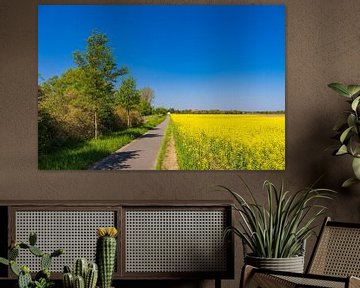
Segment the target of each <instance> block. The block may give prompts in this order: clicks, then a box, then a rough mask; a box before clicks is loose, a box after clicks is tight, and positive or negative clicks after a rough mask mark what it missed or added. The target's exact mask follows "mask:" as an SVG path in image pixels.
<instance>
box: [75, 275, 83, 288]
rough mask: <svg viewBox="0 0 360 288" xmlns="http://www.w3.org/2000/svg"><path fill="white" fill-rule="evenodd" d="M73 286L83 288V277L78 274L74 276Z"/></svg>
mask: <svg viewBox="0 0 360 288" xmlns="http://www.w3.org/2000/svg"><path fill="white" fill-rule="evenodd" d="M74 288H85V283H84V278H83V277H81V276H78V275H77V276H75V277H74Z"/></svg>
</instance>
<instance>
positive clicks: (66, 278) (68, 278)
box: [62, 273, 74, 288]
mask: <svg viewBox="0 0 360 288" xmlns="http://www.w3.org/2000/svg"><path fill="white" fill-rule="evenodd" d="M62 280H63V286H64V288H73V286H74V284H73V283H74V276H73V275H72V274H71V273H64V274H63V277H62Z"/></svg>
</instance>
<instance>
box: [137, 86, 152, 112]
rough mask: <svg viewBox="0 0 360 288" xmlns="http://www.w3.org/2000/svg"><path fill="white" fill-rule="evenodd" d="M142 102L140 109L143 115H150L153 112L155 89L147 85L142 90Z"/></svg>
mask: <svg viewBox="0 0 360 288" xmlns="http://www.w3.org/2000/svg"><path fill="white" fill-rule="evenodd" d="M139 92H140V104H139V110H140V113H141V115H150V114H152V110H153V108H152V102H153V100H154V91H153V90H152V89H151V88H149V87H145V88H143V89H141V90H140V91H139Z"/></svg>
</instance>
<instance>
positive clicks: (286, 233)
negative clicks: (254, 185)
mask: <svg viewBox="0 0 360 288" xmlns="http://www.w3.org/2000/svg"><path fill="white" fill-rule="evenodd" d="M244 184H245V183H244ZM221 187H222V188H223V189H225V190H226V191H228V192H229V193H230V194H231V195H232V196H233V197H234V199H235V203H236V204H234V205H233V208H234V209H235V211H236V212H238V214H239V216H240V221H239V227H235V226H232V227H229V228H227V229H226V231H225V232H226V234H227V233H229V232H233V233H234V234H235V235H236V236H239V237H240V238H241V240H242V242H243V245H244V247H246V248H247V249H244V253H245V254H244V258H245V264H249V265H252V266H255V267H259V268H265V269H270V270H278V271H290V272H300V273H302V272H303V270H304V246H305V241H306V240H307V239H308V238H309V237H310V235H311V234H313V233H314V229H315V227H316V225H315V224H314V222H315V220H316V219H318V217H320V216H321V215H322V214H323V213H324V211H325V209H326V207H324V206H323V205H319V204H318V203H317V202H318V200H320V199H331V194H332V193H333V192H334V191H332V190H328V189H314V188H305V189H302V190H300V191H298V192H296V193H290V191H285V190H284V187H283V184H282V185H281V187H280V189H278V188H276V187H275V185H274V184H272V183H271V182H269V181H265V182H264V189H265V190H266V193H267V203H266V205H265V206H264V205H261V204H260V203H259V202H258V201H257V200H256V198H255V196H254V194H253V192H252V191H251V190H250V188H249V187H248V186H247V185H246V184H245V188H246V193H247V194H248V196H250V199H251V201H246V200H245V198H244V197H243V196H241V195H240V194H239V193H236V192H234V191H233V190H231V189H229V188H226V187H224V186H221ZM248 250H249V252H250V253H247V251H248Z"/></svg>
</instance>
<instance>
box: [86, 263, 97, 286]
mask: <svg viewBox="0 0 360 288" xmlns="http://www.w3.org/2000/svg"><path fill="white" fill-rule="evenodd" d="M97 279H98V266H97V265H96V263H90V264H89V266H88V270H87V272H86V276H85V288H95V287H96V282H97Z"/></svg>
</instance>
